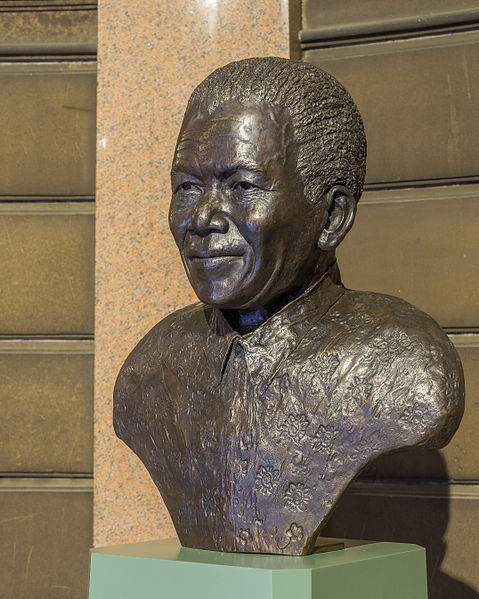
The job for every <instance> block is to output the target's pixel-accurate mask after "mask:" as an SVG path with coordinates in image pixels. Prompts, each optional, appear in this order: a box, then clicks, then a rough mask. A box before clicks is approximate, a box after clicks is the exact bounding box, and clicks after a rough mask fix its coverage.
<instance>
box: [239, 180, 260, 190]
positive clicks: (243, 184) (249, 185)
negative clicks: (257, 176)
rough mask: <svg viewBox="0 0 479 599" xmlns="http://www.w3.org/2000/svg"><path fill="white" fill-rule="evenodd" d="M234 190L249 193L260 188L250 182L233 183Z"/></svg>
mask: <svg viewBox="0 0 479 599" xmlns="http://www.w3.org/2000/svg"><path fill="white" fill-rule="evenodd" d="M233 189H241V190H243V191H248V190H249V189H258V186H257V185H255V184H254V183H250V182H249V181H236V182H235V183H233Z"/></svg>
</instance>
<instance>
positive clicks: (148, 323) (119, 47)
mask: <svg viewBox="0 0 479 599" xmlns="http://www.w3.org/2000/svg"><path fill="white" fill-rule="evenodd" d="M289 48H290V40H289V19H288V0H263V1H262V2H256V1H253V0H171V1H170V2H165V1H164V0H149V2H147V3H144V2H132V1H131V0H100V6H99V30H98V59H99V63H98V140H97V221H96V222H97V228H96V327H95V342H96V351H95V441H94V443H95V472H94V476H95V485H94V486H95V494H94V542H95V545H97V546H98V545H109V544H116V543H122V542H134V541H145V540H149V539H154V538H164V537H169V536H172V535H173V534H174V529H173V526H172V524H171V520H170V518H169V516H168V514H167V511H166V509H165V507H164V505H163V502H162V500H161V498H160V496H159V494H158V492H157V491H156V488H155V487H154V485H153V483H152V482H151V480H150V478H149V476H148V474H147V472H146V470H145V468H144V467H143V465H142V464H141V463H140V462H139V460H138V459H137V458H136V456H135V455H133V453H131V452H130V451H129V450H128V449H127V448H126V446H124V445H123V444H122V443H121V442H120V441H118V440H117V439H116V437H115V436H114V432H113V428H112V414H111V408H112V401H111V395H112V390H113V384H114V381H115V377H116V374H117V372H118V369H119V368H120V366H121V364H122V362H123V360H124V359H125V357H126V355H127V353H128V352H129V350H130V349H131V348H132V347H133V345H134V344H135V343H136V342H137V341H138V340H139V339H140V338H141V337H142V336H143V335H144V334H145V333H146V332H147V331H148V330H149V329H150V328H151V327H152V326H153V325H154V323H155V322H157V321H158V320H160V319H161V318H162V317H164V316H165V315H166V314H167V313H169V312H171V311H172V310H175V309H176V308H178V307H180V306H183V305H186V304H187V303H189V302H191V301H193V294H192V291H191V289H190V288H189V285H188V283H187V281H186V276H185V275H184V274H183V272H182V268H181V265H180V261H179V258H178V256H177V252H176V249H175V247H174V243H173V240H172V239H171V237H170V234H169V231H168V226H167V220H166V215H167V209H168V203H169V195H170V189H169V168H170V161H171V157H172V152H173V148H174V143H175V140H176V136H177V133H178V129H179V125H180V121H181V117H182V115H183V111H184V108H185V104H186V101H187V98H188V96H189V94H190V92H191V91H192V89H193V87H194V86H195V85H196V84H197V83H199V82H200V81H201V79H203V77H204V76H205V75H206V74H207V73H209V72H210V71H211V70H213V69H214V68H216V67H218V66H221V65H222V64H225V63H227V62H229V61H231V60H236V59H241V58H245V57H248V56H268V55H276V56H288V55H289Z"/></svg>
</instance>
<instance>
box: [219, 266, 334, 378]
mask: <svg viewBox="0 0 479 599" xmlns="http://www.w3.org/2000/svg"><path fill="white" fill-rule="evenodd" d="M344 292H345V289H344V287H343V285H342V284H341V277H340V273H339V268H338V265H337V263H336V262H334V263H333V264H332V265H331V266H330V267H329V268H328V270H327V271H326V272H325V273H323V275H322V276H320V277H319V279H317V280H315V281H313V282H312V283H311V285H310V286H309V287H308V288H307V289H306V291H304V292H303V293H302V294H301V295H300V296H299V297H297V298H296V299H294V300H293V301H291V302H290V303H289V304H286V306H284V307H283V308H282V309H281V310H279V311H278V312H276V314H273V316H271V318H269V319H268V320H266V321H265V322H264V323H263V324H261V325H260V326H259V327H258V328H257V329H255V330H254V331H253V332H251V333H248V334H246V335H240V334H239V333H238V332H237V331H235V330H234V329H233V328H232V327H231V325H230V324H229V322H228V321H227V319H226V318H225V316H224V315H223V313H222V311H221V310H219V309H217V308H213V309H212V310H211V311H210V312H209V318H208V320H209V329H210V331H211V333H210V335H209V338H208V353H209V354H210V355H211V356H212V358H213V360H214V362H215V364H214V365H213V364H212V366H213V371H216V372H217V375H216V376H217V381H218V384H220V383H221V379H222V376H223V373H224V371H225V369H226V367H227V364H228V361H229V360H230V357H231V354H232V349H233V346H234V345H235V344H236V343H238V344H240V345H241V346H242V347H243V349H244V351H245V359H246V363H247V366H248V370H249V373H250V374H251V377H252V379H253V382H254V383H255V384H256V385H257V386H259V385H262V384H265V383H267V384H269V383H270V382H271V381H272V380H273V378H274V377H275V376H276V374H277V373H278V372H279V370H280V369H281V367H282V365H283V363H284V362H285V360H286V359H287V358H288V356H289V355H290V354H291V353H292V352H293V351H294V350H295V349H296V347H298V345H299V344H300V343H301V341H302V340H303V338H304V337H305V336H306V334H307V333H308V331H309V330H310V328H311V324H312V322H313V321H315V322H317V321H318V320H320V319H321V318H322V317H323V316H324V315H325V314H326V312H328V310H329V309H330V308H331V307H332V306H333V305H334V304H335V303H336V302H337V301H338V300H339V298H340V297H341V296H342V295H343V293H344ZM211 352H213V353H212V354H211ZM220 365H221V366H220ZM219 366H220V369H219V372H218V367H219Z"/></svg>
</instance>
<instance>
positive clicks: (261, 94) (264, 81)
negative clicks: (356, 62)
mask: <svg viewBox="0 0 479 599" xmlns="http://www.w3.org/2000/svg"><path fill="white" fill-rule="evenodd" d="M230 101H233V102H239V103H248V102H251V101H253V102H265V103H269V104H271V105H273V106H279V107H281V108H284V109H286V110H287V111H288V113H289V116H290V119H291V123H292V126H293V130H294V133H295V139H296V142H297V150H298V162H297V167H298V171H299V173H300V176H301V179H302V181H303V186H304V191H305V195H306V197H307V198H308V199H310V200H311V201H315V200H317V199H318V198H319V197H322V196H323V194H324V193H325V192H326V191H327V190H328V189H330V188H331V187H333V186H334V185H344V186H345V187H347V188H349V190H350V191H351V192H352V193H353V195H354V197H355V198H356V201H357V200H359V198H360V196H361V193H362V189H363V184H364V177H365V173H366V135H365V133H364V126H363V122H362V119H361V115H360V114H359V111H358V109H357V106H356V104H355V103H354V101H353V99H352V98H351V96H350V95H349V93H348V92H347V91H346V89H345V88H344V87H343V86H342V85H341V84H340V83H339V81H337V80H336V79H335V78H334V77H333V76H332V75H330V74H329V73H327V72H326V71H323V70H322V69H320V68H319V67H317V66H315V65H313V64H309V63H304V62H298V61H295V60H289V59H287V58H278V57H273V56H271V57H267V58H247V59H245V60H240V61H237V62H231V63H229V64H227V65H225V66H223V67H221V68H219V69H217V70H216V71H213V72H212V73H211V74H210V75H208V77H206V79H204V80H203V81H202V82H201V83H200V84H199V85H198V86H197V87H196V89H195V90H194V91H193V93H192V94H191V97H190V99H189V102H188V107H187V110H194V109H195V108H196V109H198V108H200V109H202V110H204V111H206V112H207V113H208V114H210V115H211V114H212V113H213V112H214V111H215V110H216V109H217V108H218V107H219V106H220V105H222V104H224V103H226V102H230Z"/></svg>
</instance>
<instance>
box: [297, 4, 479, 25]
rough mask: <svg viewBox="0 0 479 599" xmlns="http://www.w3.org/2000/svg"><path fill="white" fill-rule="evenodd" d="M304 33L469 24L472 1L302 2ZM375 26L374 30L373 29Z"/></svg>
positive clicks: (475, 9)
mask: <svg viewBox="0 0 479 599" xmlns="http://www.w3.org/2000/svg"><path fill="white" fill-rule="evenodd" d="M302 4H303V29H309V30H311V29H318V30H321V31H323V32H324V31H325V30H326V31H329V30H332V29H333V28H334V29H339V28H342V29H344V28H345V26H349V27H350V28H351V30H352V31H353V32H358V31H363V30H365V29H366V27H369V31H371V30H372V31H377V30H378V29H380V28H381V29H383V30H389V31H390V30H391V28H392V27H394V25H396V27H394V30H401V27H400V26H401V25H402V27H405V26H406V25H408V24H409V26H411V25H410V23H411V22H412V23H413V22H414V21H415V22H416V24H415V29H419V28H421V27H422V28H424V27H425V26H430V25H434V24H438V23H439V24H440V23H444V22H446V23H448V22H449V23H451V22H456V23H457V22H458V21H459V22H461V21H467V20H472V19H473V18H474V16H475V15H476V14H477V9H478V6H477V2H475V1H474V0H454V3H451V0H402V1H401V2H395V1H394V0H361V2H357V1H356V0H343V1H342V2H334V1H333V0H322V1H321V2H318V0H303V3H302ZM374 26H375V27H374Z"/></svg>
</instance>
